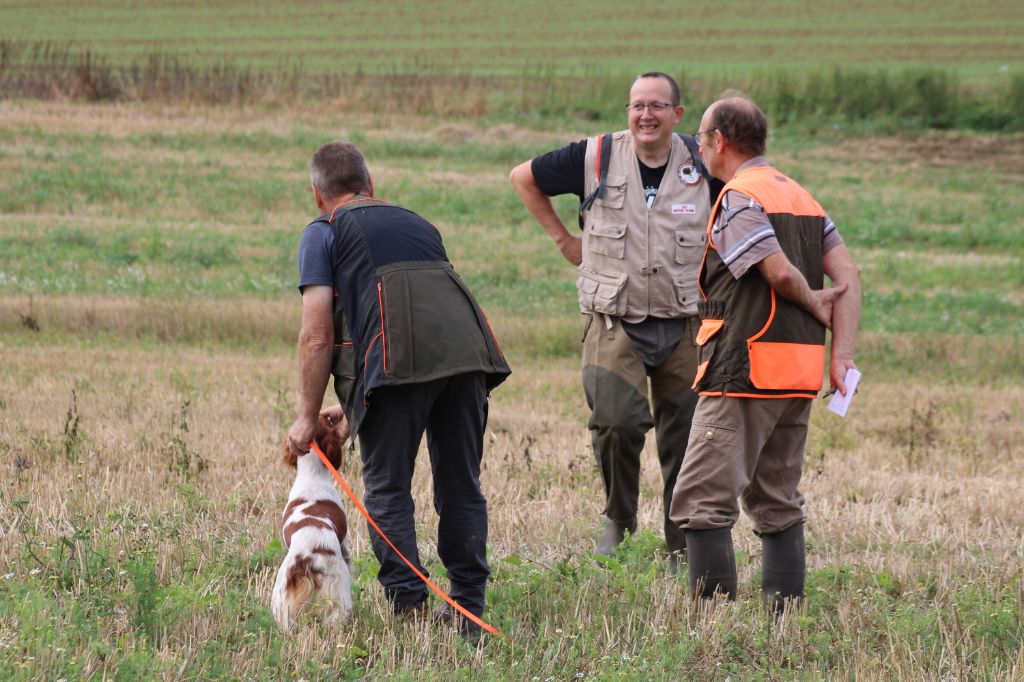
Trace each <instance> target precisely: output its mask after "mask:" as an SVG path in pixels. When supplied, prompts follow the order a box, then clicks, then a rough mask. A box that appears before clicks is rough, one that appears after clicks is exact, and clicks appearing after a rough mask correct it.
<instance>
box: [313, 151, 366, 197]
mask: <svg viewBox="0 0 1024 682" xmlns="http://www.w3.org/2000/svg"><path fill="white" fill-rule="evenodd" d="M309 181H310V183H311V184H312V185H313V187H316V189H317V191H319V192H320V195H321V196H323V197H324V198H326V199H333V198H335V197H340V196H341V195H343V194H348V193H349V192H357V193H362V194H369V193H370V171H369V169H368V168H367V167H366V159H365V158H363V153H362V152H361V151H359V148H358V147H356V146H355V145H354V144H352V143H351V142H344V141H342V140H336V141H334V142H328V143H327V144H325V145H322V146H321V147H320V148H319V149H317V150H316V151H315V152H314V153H313V158H312V160H311V161H310V162H309Z"/></svg>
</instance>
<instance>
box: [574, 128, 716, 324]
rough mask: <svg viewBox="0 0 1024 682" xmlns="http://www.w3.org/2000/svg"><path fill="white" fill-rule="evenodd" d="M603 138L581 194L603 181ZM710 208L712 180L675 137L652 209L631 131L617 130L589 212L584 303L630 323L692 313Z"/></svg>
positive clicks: (592, 146)
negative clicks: (703, 174)
mask: <svg viewBox="0 0 1024 682" xmlns="http://www.w3.org/2000/svg"><path fill="white" fill-rule="evenodd" d="M599 140H600V137H597V138H592V139H590V140H589V141H588V143H587V155H586V161H585V169H586V170H585V173H586V188H585V194H584V196H589V194H590V193H591V192H593V191H594V189H595V188H596V187H597V185H598V177H599V174H598V170H597V168H596V166H597V163H598V161H599V159H600V157H599V155H598V152H597V147H598V141H599ZM708 213H709V206H708V184H707V182H705V181H704V178H703V177H701V175H700V174H699V173H697V172H696V170H695V169H694V165H693V158H692V157H691V156H690V152H689V150H687V148H686V144H685V143H684V142H683V141H682V140H681V139H679V136H678V135H673V136H672V152H671V154H670V155H669V159H668V166H667V167H666V168H665V176H664V177H663V178H662V180H661V186H660V187H659V188H658V194H657V196H656V197H655V198H654V204H653V205H652V206H651V208H650V209H648V208H647V201H646V199H645V197H644V188H643V183H642V182H641V180H640V166H639V161H637V157H636V152H635V151H634V150H633V140H632V135H631V134H630V133H629V131H628V130H624V131H621V132H617V133H614V134H613V135H612V151H611V159H610V160H609V163H608V176H607V181H606V188H605V195H604V198H603V199H597V200H596V201H595V202H594V204H593V206H591V208H590V209H589V210H588V211H586V213H585V215H584V224H583V263H582V264H581V265H580V266H579V268H578V274H579V276H578V277H577V279H576V288H577V290H578V291H579V299H580V309H581V310H582V311H583V312H584V313H603V314H605V315H610V316H613V317H620V318H622V319H623V320H625V321H626V322H639V321H641V320H643V319H644V318H646V317H649V316H653V317H663V318H675V317H681V316H684V315H695V314H696V313H697V300H698V298H699V296H698V292H697V273H698V271H699V270H700V263H701V258H702V257H703V255H704V241H705V239H706V234H705V231H706V228H707V224H708Z"/></svg>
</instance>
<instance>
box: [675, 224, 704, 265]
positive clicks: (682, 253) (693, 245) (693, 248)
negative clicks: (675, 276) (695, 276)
mask: <svg viewBox="0 0 1024 682" xmlns="http://www.w3.org/2000/svg"><path fill="white" fill-rule="evenodd" d="M703 257H704V240H703V239H702V238H700V237H695V236H693V231H692V230H691V231H690V232H688V233H687V232H683V231H676V263H679V264H680V265H693V266H699V265H700V262H701V259H703Z"/></svg>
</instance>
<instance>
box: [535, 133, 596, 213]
mask: <svg viewBox="0 0 1024 682" xmlns="http://www.w3.org/2000/svg"><path fill="white" fill-rule="evenodd" d="M586 156H587V141H586V140H580V141H579V142H572V143H570V144H567V145H566V146H564V147H562V148H561V149H556V150H555V151H553V152H548V153H547V154H541V155H540V156H538V157H535V158H534V159H533V161H531V162H530V168H531V169H532V170H533V180H534V182H536V183H537V188H538V189H540V191H541V192H544V194H546V195H548V196H549V197H554V196H558V195H559V194H575V195H576V196H578V197H579V198H580V201H583V192H584V187H585V185H584V177H583V173H584V162H585V160H586Z"/></svg>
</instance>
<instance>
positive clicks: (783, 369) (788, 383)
mask: <svg viewBox="0 0 1024 682" xmlns="http://www.w3.org/2000/svg"><path fill="white" fill-rule="evenodd" d="M747 352H748V354H749V356H750V383H752V384H753V385H754V387H755V388H761V389H769V390H798V391H818V390H820V389H821V384H822V377H823V375H824V370H825V346H819V345H817V344H810V343H777V342H770V341H751V342H749V343H747Z"/></svg>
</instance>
